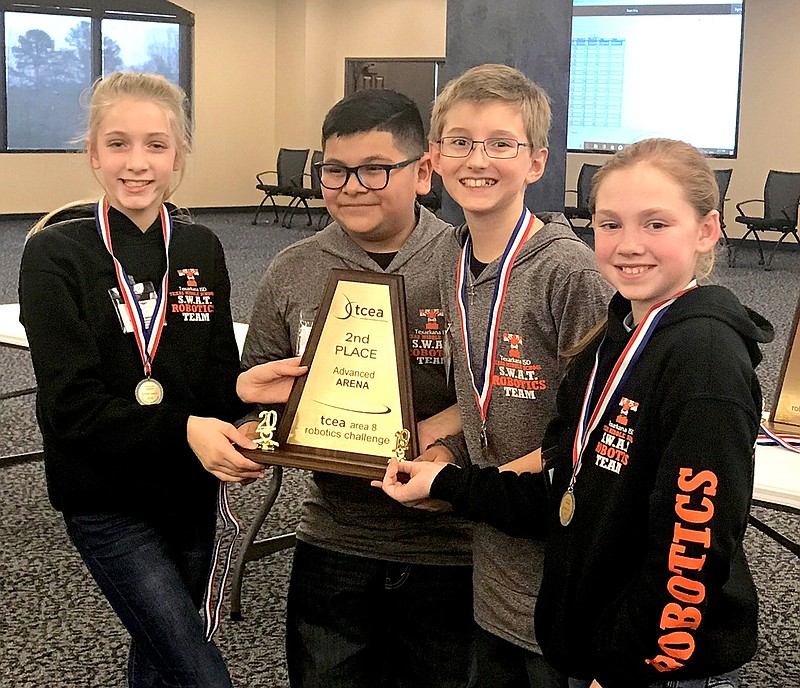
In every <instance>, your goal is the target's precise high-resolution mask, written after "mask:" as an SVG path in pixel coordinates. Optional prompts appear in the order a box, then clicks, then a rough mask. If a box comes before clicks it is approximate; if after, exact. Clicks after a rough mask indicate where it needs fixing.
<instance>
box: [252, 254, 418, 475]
mask: <svg viewBox="0 0 800 688" xmlns="http://www.w3.org/2000/svg"><path fill="white" fill-rule="evenodd" d="M405 301H406V300H405V288H404V286H403V277H402V275H387V274H385V273H375V272H361V271H353V270H337V269H334V270H331V274H330V277H329V278H328V283H327V285H326V288H325V294H324V295H323V298H322V303H321V304H320V308H319V311H318V314H317V317H316V318H315V319H314V325H313V327H312V329H311V334H310V335H309V339H308V344H307V346H306V349H305V352H304V353H303V357H302V365H307V366H308V367H309V370H308V373H307V374H306V375H304V376H302V377H300V378H298V379H297V380H296V381H295V383H294V385H293V387H292V391H291V393H290V395H289V400H288V402H287V404H286V408H285V410H284V412H283V414H282V416H281V418H280V421H279V424H278V428H277V434H276V438H275V439H276V440H277V442H278V447H277V448H276V449H275V450H273V451H260V450H256V451H247V450H245V451H243V452H242V453H243V454H244V455H245V456H247V457H248V458H250V459H253V460H254V461H258V462H261V463H265V464H271V465H278V466H291V467H295V468H304V469H308V470H314V471H324V472H328V473H339V474H342V475H350V476H356V477H361V478H370V479H379V478H382V477H383V474H384V472H385V470H386V464H387V462H388V461H389V459H390V458H391V457H397V458H401V459H413V458H414V457H416V456H417V455H418V454H419V443H418V440H417V432H416V422H415V417H414V407H413V393H412V387H411V364H410V357H409V349H408V326H407V323H406V304H405Z"/></svg>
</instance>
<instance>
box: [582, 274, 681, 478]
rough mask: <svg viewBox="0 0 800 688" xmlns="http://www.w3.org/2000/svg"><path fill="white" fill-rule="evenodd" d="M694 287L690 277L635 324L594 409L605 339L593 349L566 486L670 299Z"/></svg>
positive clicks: (675, 298) (671, 300)
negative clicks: (592, 401) (686, 282)
mask: <svg viewBox="0 0 800 688" xmlns="http://www.w3.org/2000/svg"><path fill="white" fill-rule="evenodd" d="M695 287H697V281H696V280H694V279H693V280H692V281H691V282H689V284H688V285H687V286H686V288H684V289H682V290H681V291H679V292H678V293H677V294H675V295H674V296H673V297H672V298H670V299H667V300H666V301H661V302H660V303H657V304H655V305H654V306H653V307H652V308H651V309H650V310H649V311H648V312H647V315H646V316H645V317H644V319H643V320H642V322H640V323H639V325H638V326H637V327H636V329H635V330H634V332H633V335H632V336H631V338H630V340H629V341H628V343H627V345H626V346H625V348H624V349H623V351H622V353H621V354H620V355H619V358H618V359H617V362H616V363H615V364H614V368H613V369H612V371H611V374H610V375H609V376H608V380H607V381H606V384H605V386H604V387H603V391H602V392H601V393H600V397H599V398H598V400H597V403H596V404H595V407H594V409H593V410H592V411H591V412H590V410H589V406H590V404H591V400H592V396H593V393H594V386H595V383H596V381H597V368H598V365H599V362H600V351H601V349H602V348H603V344H604V343H605V339H604V340H603V342H601V343H600V346H599V347H597V352H596V353H595V357H594V366H593V368H592V372H591V374H590V375H589V382H588V383H587V385H586V392H585V394H584V397H583V404H582V405H581V412H580V416H579V418H578V430H577V432H576V433H575V440H574V442H573V443H572V478H571V480H570V483H569V488H568V489H569V490H572V488H573V486H574V484H575V479H576V478H577V476H578V473H579V472H580V470H581V463H582V458H583V453H584V451H585V450H586V446H587V444H588V443H589V437H590V436H591V434H592V432H593V431H594V430H595V428H596V427H597V425H598V424H599V422H600V419H601V418H602V417H603V415H604V414H605V411H606V409H607V408H608V406H609V404H610V403H611V401H612V399H615V398H616V397H617V393H618V392H619V391H620V389H621V387H622V385H623V384H624V383H625V381H626V380H627V379H628V376H629V375H630V373H631V370H632V369H633V366H634V365H635V364H636V361H637V360H639V356H641V354H642V352H643V351H644V348H645V346H647V342H648V341H650V337H651V336H652V334H653V332H654V330H655V329H656V327H657V325H658V323H659V321H660V320H661V318H662V317H663V316H664V314H665V313H666V312H667V309H668V308H669V307H670V306H671V305H672V304H673V303H675V301H677V300H678V299H679V298H680V297H681V296H683V295H684V294H685V293H686V292H688V291H691V290H692V289H694V288H695Z"/></svg>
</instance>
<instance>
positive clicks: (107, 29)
mask: <svg viewBox="0 0 800 688" xmlns="http://www.w3.org/2000/svg"><path fill="white" fill-rule="evenodd" d="M0 11H2V14H1V15H0V43H2V46H1V48H2V49H0V62H1V63H2V64H0V67H2V68H1V69H0V91H1V92H2V101H1V102H0V153H2V152H23V151H24V152H31V151H41V152H44V151H47V152H52V151H70V150H77V149H80V148H82V142H81V141H80V140H79V139H80V136H81V134H82V132H83V130H84V127H85V114H84V109H83V107H82V100H81V97H82V94H84V92H85V91H86V90H87V89H88V88H89V87H90V86H91V84H92V83H93V82H94V81H95V79H97V78H99V77H100V76H101V75H102V76H106V75H108V74H110V73H111V72H113V71H115V70H126V69H133V70H136V71H146V72H156V73H158V74H162V75H163V76H165V77H166V78H168V79H170V80H171V81H173V82H174V83H177V84H179V85H180V86H181V87H182V88H183V89H184V90H185V91H186V92H187V94H189V95H190V96H191V93H190V86H191V64H192V62H191V47H192V27H193V24H194V17H193V15H192V14H191V13H189V12H187V11H186V10H183V9H181V8H179V7H178V6H176V5H174V4H173V3H170V2H166V1H165V0H138V1H133V2H131V1H130V0H128V1H125V2H122V0H118V4H117V5H114V3H113V2H100V1H97V0H95V1H94V2H70V4H69V6H68V7H65V6H57V5H55V4H52V5H51V4H46V3H35V2H28V3H25V4H23V3H15V2H3V1H2V0H0Z"/></svg>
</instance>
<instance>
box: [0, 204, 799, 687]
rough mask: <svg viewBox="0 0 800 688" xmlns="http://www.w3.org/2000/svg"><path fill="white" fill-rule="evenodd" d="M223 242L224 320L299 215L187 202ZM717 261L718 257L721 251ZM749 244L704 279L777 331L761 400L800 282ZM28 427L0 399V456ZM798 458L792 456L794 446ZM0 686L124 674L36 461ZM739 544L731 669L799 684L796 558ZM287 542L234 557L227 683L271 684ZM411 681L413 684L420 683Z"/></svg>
mask: <svg viewBox="0 0 800 688" xmlns="http://www.w3.org/2000/svg"><path fill="white" fill-rule="evenodd" d="M198 217H199V220H200V221H202V222H205V223H206V224H208V225H209V226H211V227H212V228H213V229H214V230H215V231H216V232H217V233H218V235H219V236H220V238H221V240H222V243H223V244H224V246H225V249H226V252H227V257H228V264H229V269H230V272H231V277H232V281H233V313H234V318H235V319H237V320H241V321H247V320H248V317H249V312H250V308H251V305H252V300H253V297H254V294H255V289H256V286H257V284H258V280H259V279H260V277H261V274H262V273H263V270H264V268H265V267H266V265H267V264H268V262H269V260H270V259H271V257H272V256H273V255H274V254H275V253H276V252H277V251H278V250H279V249H280V248H282V247H283V246H285V245H287V244H289V243H292V242H294V241H296V240H298V239H300V238H302V237H304V236H308V235H309V231H308V230H306V229H305V227H304V226H303V219H302V218H301V217H300V216H298V217H297V218H296V220H295V225H296V227H297V228H293V229H290V230H287V229H283V228H281V227H276V226H273V225H266V224H262V225H260V226H259V227H252V226H251V225H250V219H251V217H252V215H251V214H250V213H200V214H198ZM25 228H26V223H23V222H20V221H8V220H2V219H0V302H1V303H5V302H12V301H16V300H17V295H16V281H17V268H18V264H19V258H20V255H21V251H22V243H23V237H24V234H25ZM721 262H724V261H721ZM755 262H756V256H755V252H751V251H749V250H747V251H744V252H742V253H741V254H740V256H739V260H738V266H737V267H736V268H735V269H729V268H727V267H725V266H721V267H719V269H718V271H717V281H718V282H719V283H721V284H724V285H725V286H728V287H729V288H731V289H732V290H733V291H734V292H735V293H736V294H737V295H738V296H739V298H741V299H742V300H743V301H744V302H745V303H747V304H748V305H750V306H751V307H754V308H756V310H759V311H760V312H762V313H763V314H764V315H765V316H766V317H768V318H769V319H770V320H771V321H772V322H773V323H774V324H775V329H776V332H777V340H776V342H775V343H773V344H771V345H768V346H766V347H764V354H765V359H764V363H763V365H762V366H761V368H760V369H759V372H760V375H761V380H762V384H763V387H764V396H765V399H766V400H768V401H771V400H772V397H773V395H774V388H775V384H776V379H777V374H778V370H779V368H780V364H781V361H782V357H783V351H784V348H785V343H786V337H787V330H788V327H789V323H790V320H791V314H792V311H793V309H794V305H795V303H796V301H797V296H798V292H800V252H798V251H794V252H791V251H783V252H781V253H779V255H778V256H777V258H776V259H775V263H774V268H775V269H774V270H773V271H772V272H764V271H763V270H761V269H759V268H758V267H757V266H756V265H755ZM0 373H1V374H2V382H0V393H2V392H6V391H9V390H13V389H19V388H24V387H29V386H32V385H33V384H34V381H33V375H32V371H31V366H30V362H29V358H28V354H27V353H26V352H24V351H14V350H10V349H6V348H0ZM39 446H40V438H39V434H38V430H37V429H36V423H35V418H34V411H33V398H32V397H25V398H22V399H15V400H6V401H0V455H5V454H9V453H17V452H22V451H29V450H36V449H38V448H39ZM798 460H800V458H798ZM302 483H303V476H302V474H301V473H300V472H298V471H294V470H288V471H287V472H286V476H285V480H284V488H283V490H282V494H281V497H280V498H279V500H278V503H277V504H276V507H275V509H274V510H273V513H272V514H271V515H270V517H269V519H268V521H267V523H266V524H265V526H264V529H263V530H262V534H277V533H281V532H285V531H288V530H291V529H292V528H293V525H294V524H295V523H296V520H297V505H298V503H299V499H300V495H301V494H302V489H303V488H302ZM262 494H263V490H262V489H261V488H260V487H259V485H251V486H249V487H245V488H234V490H233V500H232V501H233V504H234V509H235V510H236V512H237V514H238V515H239V517H240V520H241V521H242V522H243V523H244V524H247V523H249V522H250V520H251V516H252V514H253V513H254V511H255V509H256V508H257V506H258V504H259V502H260V499H261V497H262ZM754 513H755V514H756V515H758V517H759V518H761V519H762V520H764V521H766V522H767V523H769V524H770V525H772V526H773V527H774V528H776V529H778V530H779V531H781V532H783V533H784V534H786V535H787V536H789V537H790V538H792V539H793V540H795V541H800V516H797V515H792V514H785V513H779V512H776V511H773V510H770V509H764V508H754ZM0 547H1V548H2V549H1V551H0V599H2V601H3V603H2V611H0V688H6V687H11V686H14V687H16V688H34V687H36V688H51V687H60V686H80V687H92V688H116V687H122V686H124V685H125V658H126V653H127V649H126V635H125V632H124V630H123V629H122V627H121V626H120V624H119V622H118V621H117V620H116V618H115V616H114V615H113V613H112V612H111V611H110V608H109V607H108V605H107V603H106V602H105V600H104V599H103V598H102V597H101V596H100V595H99V594H98V593H97V591H96V589H95V586H94V583H93V582H92V581H91V579H90V578H89V576H88V574H87V573H86V571H85V569H84V567H83V564H82V563H81V561H80V559H79V557H78V555H77V554H76V553H75V552H74V550H73V549H72V547H71V545H70V544H69V542H68V541H67V537H66V535H65V533H64V528H63V524H62V522H61V520H60V518H59V516H58V514H56V513H55V512H54V511H52V509H51V508H50V507H49V503H48V501H47V495H46V491H45V486H44V474H43V468H42V464H41V463H39V462H35V463H26V464H22V465H15V466H10V467H5V468H0ZM746 548H747V554H748V557H749V559H750V562H751V566H752V568H753V572H754V576H755V578H756V583H757V585H758V589H759V593H760V598H761V622H760V624H761V629H760V641H759V651H758V654H757V656H756V658H755V659H754V661H753V662H751V663H750V664H749V665H748V666H747V667H746V669H745V680H744V685H745V686H747V688H786V687H787V686H791V687H797V686H800V559H798V558H796V557H794V556H793V555H791V554H790V553H789V552H788V551H787V550H786V549H784V548H782V547H781V546H779V545H778V544H776V543H775V542H774V541H772V540H771V539H769V538H768V537H766V536H765V535H762V534H761V533H759V532H757V531H756V530H754V529H753V528H748V532H747V539H746ZM290 561H291V555H290V553H289V552H285V551H284V552H281V553H279V554H276V555H273V556H272V557H270V558H269V559H266V560H262V561H260V562H253V563H251V564H249V565H248V568H247V573H246V575H245V581H244V588H243V593H242V611H243V614H244V620H243V621H241V622H238V623H232V622H230V621H228V620H227V618H226V620H225V623H224V625H223V626H222V628H221V630H220V631H219V632H218V635H217V640H218V643H219V645H220V648H221V649H222V652H223V653H224V655H225V657H226V658H227V660H228V664H229V667H230V670H231V674H232V676H233V679H234V683H235V685H237V686H242V687H245V686H246V687H252V688H257V687H267V686H269V687H272V686H285V685H287V680H286V669H285V662H284V657H283V630H284V629H283V618H284V612H285V593H286V588H287V582H288V571H289V566H290ZM421 688H422V687H421Z"/></svg>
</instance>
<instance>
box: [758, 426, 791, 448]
mask: <svg viewBox="0 0 800 688" xmlns="http://www.w3.org/2000/svg"><path fill="white" fill-rule="evenodd" d="M760 429H761V432H760V433H759V434H758V440H756V444H759V445H761V446H763V447H768V446H773V447H774V446H776V445H777V446H779V447H781V449H786V450H787V451H792V452H796V453H798V454H800V436H798V435H787V434H783V433H777V432H773V431H772V430H770V429H769V428H768V427H767V426H766V425H764V424H763V423H762V424H761V428H760Z"/></svg>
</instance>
